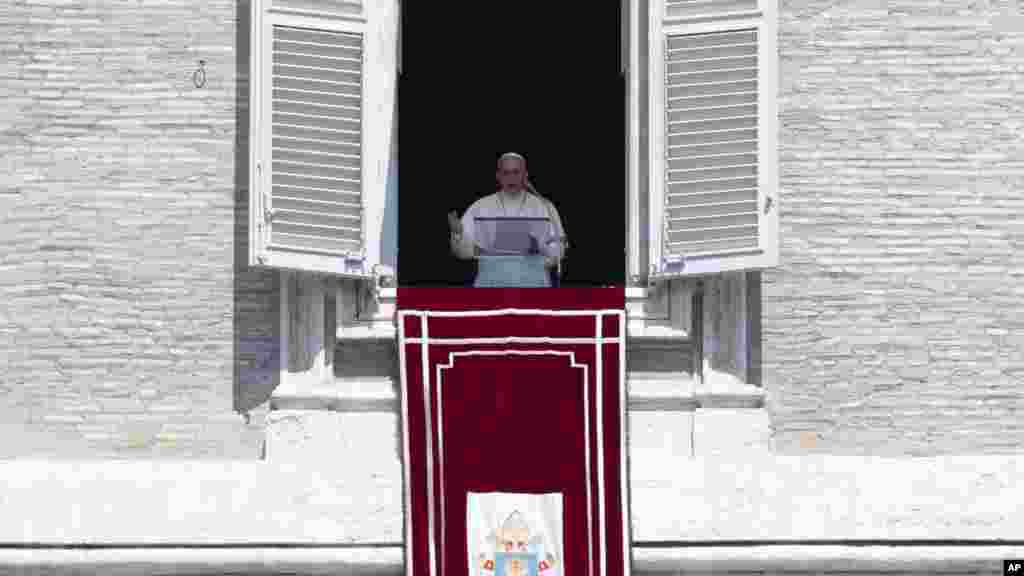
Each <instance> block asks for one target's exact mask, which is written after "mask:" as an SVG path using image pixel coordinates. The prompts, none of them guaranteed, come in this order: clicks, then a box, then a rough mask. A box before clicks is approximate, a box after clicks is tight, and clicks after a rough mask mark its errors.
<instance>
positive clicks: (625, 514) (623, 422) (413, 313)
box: [398, 308, 631, 576]
mask: <svg viewBox="0 0 1024 576" xmlns="http://www.w3.org/2000/svg"><path fill="white" fill-rule="evenodd" d="M625 314H626V313H625V311H624V310H616V309H602V310H540V309H515V308H506V309H501V310H472V311H429V310H399V311H398V322H399V326H398V340H399V342H398V344H399V354H398V355H399V362H400V363H401V366H400V377H401V378H402V383H401V384H402V386H401V388H402V407H403V409H404V410H405V414H403V415H402V423H403V424H402V429H403V434H404V438H403V440H404V444H405V449H404V455H405V458H406V460H405V490H404V492H405V501H406V531H405V533H406V538H407V541H406V574H407V575H408V576H412V575H413V566H412V552H413V550H412V509H411V504H412V484H411V472H410V469H409V468H410V466H409V464H410V462H409V459H410V447H409V427H408V422H406V417H407V415H408V396H407V388H406V386H407V384H408V380H407V372H406V367H405V358H406V351H405V346H406V345H408V344H420V354H421V358H422V364H423V365H422V367H421V369H422V373H423V374H422V378H423V384H424V390H423V398H424V400H423V402H424V412H425V414H424V416H425V421H426V427H427V438H432V437H433V436H434V435H433V434H431V429H432V419H431V410H430V369H429V359H430V355H429V348H430V346H431V345H441V346H443V345H470V344H533V343H543V344H556V345H566V344H594V345H595V348H596V350H597V358H596V359H595V367H596V374H597V378H598V380H597V386H598V388H597V389H595V395H596V401H597V410H598V417H600V415H601V413H602V412H601V407H602V406H601V395H600V394H599V393H598V392H597V390H600V386H601V380H600V378H601V377H602V375H603V373H602V367H603V363H604V362H603V360H604V355H603V353H602V351H603V348H604V345H605V344H618V345H619V410H618V412H619V436H620V442H621V446H620V454H619V460H620V462H619V465H620V486H619V490H620V503H621V512H622V526H623V531H622V541H623V542H622V546H623V573H624V574H625V575H626V576H630V574H631V570H630V555H629V554H628V552H629V550H630V540H631V538H630V530H629V528H630V526H629V520H630V512H629V494H628V484H627V480H628V474H627V472H628V471H627V470H626V466H627V461H628V452H629V447H628V446H627V445H626V441H627V438H626V426H627V425H628V411H627V409H626V399H625V386H626V363H625V356H626V345H625V342H626V340H625V332H624V330H625ZM502 315H518V316H526V315H539V316H594V317H595V320H596V322H597V335H596V337H595V338H557V337H516V336H510V337H505V338H430V336H429V334H428V332H427V319H428V317H430V316H435V317H487V316H502ZM605 316H616V317H618V319H619V336H617V337H614V338H606V337H603V318H604V317H605ZM407 317H419V318H420V337H418V338H406V337H405V318H407ZM472 352H475V353H476V354H478V355H479V354H481V353H482V354H505V353H508V352H513V353H526V354H537V353H546V352H547V353H561V354H572V352H568V351H561V352H559V351H554V350H548V351H541V350H536V351H529V350H521V351H513V350H503V351H486V350H477V351H466V352H455V353H449V362H451V364H450V365H448V366H446V367H448V368H450V367H452V366H453V365H454V359H453V356H452V355H453V354H458V355H470V353H472ZM570 362H571V364H575V356H572V357H571V360H570ZM573 367H577V366H573ZM579 367H583V368H584V370H586V369H587V367H586V364H585V363H584V364H583V365H581V366H579ZM440 373H441V372H440V370H438V376H439V377H438V384H439V387H438V391H439V392H438V393H440ZM587 379H588V378H587V377H586V375H585V381H586V380H587ZM438 408H440V402H438ZM589 413H590V410H589V398H588V399H587V408H586V410H585V426H587V427H589ZM439 422H440V421H439ZM438 430H439V434H440V433H441V432H440V426H439V428H438ZM598 436H599V440H598V469H599V472H598V497H599V501H598V506H599V510H600V511H601V513H600V514H599V518H598V522H599V531H600V536H599V537H600V543H601V550H602V553H601V554H600V562H601V574H600V575H599V576H606V574H607V570H606V568H607V564H606V563H607V552H606V549H605V545H606V544H607V542H606V539H607V534H606V533H605V516H606V510H605V505H606V502H605V500H606V498H605V495H604V476H603V470H604V461H603V458H604V446H603V430H602V429H601V427H598ZM589 442H590V437H589V430H587V444H586V445H587V459H588V462H587V477H588V478H591V473H590V463H589V452H590V445H589ZM438 446H440V442H438ZM439 450H440V448H439ZM442 458H443V455H442ZM441 473H442V474H443V471H441ZM433 478H434V475H433V446H427V525H428V531H429V534H428V539H427V546H428V548H429V557H430V574H431V576H437V559H436V548H437V546H436V534H435V533H434V518H433V517H434V505H433V491H432V490H431V488H432V486H433ZM587 491H588V493H587V501H588V502H587V516H588V523H590V522H591V519H590V517H591V516H592V511H591V501H592V498H591V494H590V492H589V491H590V482H589V481H588V482H587ZM442 498H443V495H442ZM442 502H443V500H442ZM442 512H443V510H442ZM441 521H442V531H443V530H444V524H443V522H444V519H443V518H442V520H441ZM588 532H589V534H588V547H592V538H591V536H592V535H593V525H592V523H591V524H589V526H588ZM592 560H593V556H591V557H590V559H589V560H588V566H590V569H591V574H592V571H593V564H592Z"/></svg>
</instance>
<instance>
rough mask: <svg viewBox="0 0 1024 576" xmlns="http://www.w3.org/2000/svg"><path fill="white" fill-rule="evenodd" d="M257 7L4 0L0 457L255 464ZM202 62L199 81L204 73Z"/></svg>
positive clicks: (261, 393)
mask: <svg viewBox="0 0 1024 576" xmlns="http://www.w3.org/2000/svg"><path fill="white" fill-rule="evenodd" d="M248 21H249V17H248V4H247V3H245V2H231V1H224V0H213V1H210V2H206V1H204V2H201V3H196V2H170V3H168V2H129V3H123V2H118V3H109V2H20V1H19V2H5V3H4V4H3V6H2V7H0V54H3V65H2V66H3V74H2V76H3V80H2V82H0V158H2V159H3V160H2V162H3V167H4V168H3V169H2V170H0V234H2V238H3V242H2V243H0V302H2V304H0V371H2V373H3V376H2V378H0V409H2V410H3V412H4V418H3V423H2V424H0V430H3V432H2V434H3V437H4V438H7V439H8V441H6V442H2V443H0V458H8V457H16V456H33V457H56V458H60V457H75V458H129V459H130V458H137V457H145V458H163V457H187V458H205V457H217V458H243V459H255V458H258V457H259V453H260V442H261V441H262V429H261V428H260V427H259V426H258V425H256V424H255V423H252V422H250V424H248V425H247V424H246V420H245V418H243V417H242V416H241V415H240V414H239V413H240V412H245V411H246V410H249V409H251V408H252V407H254V406H258V405H259V404H260V403H261V402H263V401H264V400H265V399H266V398H267V397H268V396H269V394H270V391H271V390H272V389H273V387H274V378H275V377H276V374H277V366H278V362H279V359H278V357H277V351H276V346H275V342H276V338H277V330H278V329H279V328H278V324H279V322H280V320H279V318H280V314H279V312H278V306H279V299H278V297H277V291H278V286H277V283H278V274H277V273H276V272H273V271H270V272H268V271H261V270H255V269H250V268H248V267H247V266H246V258H247V252H246V251H247V235H248V220H247V201H248V198H247V197H248V190H247V188H248V184H247V173H248V162H247V153H246V151H247V142H246V140H245V136H246V128H247V124H248V111H247V105H246V97H247V90H248V88H247V85H246V83H247V79H246V76H247V71H248V61H247V58H248V29H249V28H248ZM200 60H204V61H205V65H204V66H203V68H204V69H205V84H203V85H202V86H201V87H197V86H196V83H194V80H196V81H201V80H202V78H201V77H199V76H196V77H195V78H194V74H195V72H196V71H197V70H198V69H199V61H200Z"/></svg>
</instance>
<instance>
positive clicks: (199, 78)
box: [192, 60, 206, 88]
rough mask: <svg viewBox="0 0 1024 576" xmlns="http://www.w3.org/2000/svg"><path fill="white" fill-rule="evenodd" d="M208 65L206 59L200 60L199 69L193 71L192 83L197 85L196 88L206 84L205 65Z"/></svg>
mask: <svg viewBox="0 0 1024 576" xmlns="http://www.w3.org/2000/svg"><path fill="white" fill-rule="evenodd" d="M205 65H206V60H200V61H199V69H198V70H196V71H195V72H193V73H192V83H193V84H195V85H196V88H202V87H203V86H205V85H206V69H205V68H203V66H205Z"/></svg>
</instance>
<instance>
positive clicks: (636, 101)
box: [623, 0, 647, 285]
mask: <svg viewBox="0 0 1024 576" xmlns="http://www.w3.org/2000/svg"><path fill="white" fill-rule="evenodd" d="M623 2H624V3H628V12H627V14H628V17H629V20H628V26H626V30H627V31H628V38H627V41H628V48H629V54H628V66H627V69H626V74H627V78H626V87H627V93H626V107H627V111H626V113H627V114H628V117H627V122H628V125H627V126H626V137H627V138H628V139H629V142H628V145H627V154H628V158H627V166H626V175H627V178H628V183H627V186H626V197H627V206H628V208H627V210H626V217H627V219H628V220H627V221H626V235H627V236H626V254H627V268H626V279H627V285H638V284H642V283H643V282H644V281H645V279H646V277H647V272H646V270H644V269H643V263H642V253H641V243H640V239H641V235H642V234H643V233H644V232H646V228H647V224H646V223H645V222H641V221H640V173H641V171H643V170H645V169H646V167H644V166H643V164H642V160H641V158H640V134H641V130H640V128H641V125H640V122H641V119H640V99H641V97H642V91H641V88H642V85H641V82H642V81H643V79H642V78H641V76H640V58H641V51H640V40H641V36H640V0H623Z"/></svg>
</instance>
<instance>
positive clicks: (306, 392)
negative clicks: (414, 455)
mask: <svg viewBox="0 0 1024 576" xmlns="http://www.w3.org/2000/svg"><path fill="white" fill-rule="evenodd" d="M398 404H399V400H398V394H397V386H396V384H395V383H394V382H393V380H392V379H391V378H390V377H388V376H372V377H359V378H337V379H334V380H333V381H332V382H327V383H323V384H320V385H318V386H313V387H305V388H304V389H303V388H302V387H298V386H295V387H286V386H278V388H277V389H276V390H274V393H273V395H271V399H270V406H271V408H272V409H274V410H329V411H336V412H394V411H397V410H398Z"/></svg>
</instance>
